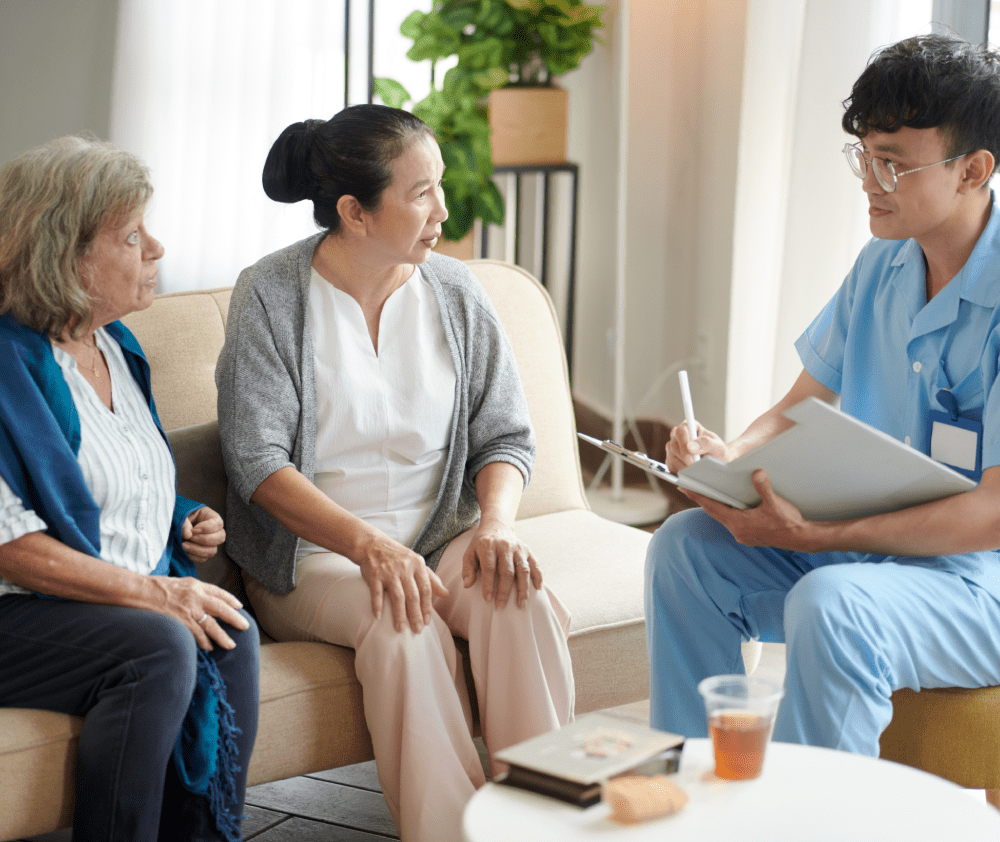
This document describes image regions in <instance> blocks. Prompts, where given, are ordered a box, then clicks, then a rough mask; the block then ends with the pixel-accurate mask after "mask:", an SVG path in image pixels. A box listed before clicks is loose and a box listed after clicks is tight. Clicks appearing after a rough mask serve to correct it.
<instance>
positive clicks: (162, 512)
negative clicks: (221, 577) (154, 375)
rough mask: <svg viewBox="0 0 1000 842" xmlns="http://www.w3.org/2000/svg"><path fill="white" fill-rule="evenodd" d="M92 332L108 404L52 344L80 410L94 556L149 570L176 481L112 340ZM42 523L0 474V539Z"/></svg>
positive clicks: (163, 535) (1, 584)
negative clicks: (93, 515)
mask: <svg viewBox="0 0 1000 842" xmlns="http://www.w3.org/2000/svg"><path fill="white" fill-rule="evenodd" d="M95 337H96V340H97V345H98V347H99V348H100V349H101V351H103V352H104V358H105V360H106V361H107V363H108V369H109V371H110V374H111V393H112V395H113V399H114V411H113V412H112V411H111V410H110V409H108V408H107V407H106V406H105V405H104V404H103V403H102V402H101V399H100V398H99V397H98V396H97V392H95V391H94V389H93V387H92V386H91V385H90V384H89V383H88V382H87V381H86V380H85V379H84V377H83V375H82V374H81V373H80V371H79V370H78V369H77V365H76V360H74V359H73V357H72V356H71V355H70V354H68V353H67V352H66V351H64V350H63V349H62V348H60V347H58V346H57V345H53V346H52V350H53V353H54V355H55V359H56V362H57V363H58V364H59V367H60V368H61V369H62V373H63V377H65V378H66V383H67V385H68V386H69V391H70V395H71V396H72V398H73V403H74V404H75V405H76V410H77V412H78V413H79V416H80V450H79V452H78V454H77V460H78V461H79V463H80V470H81V471H82V472H83V478H84V481H85V482H86V483H87V487H88V488H89V489H90V493H91V494H92V495H93V497H94V501H95V502H96V503H97V505H98V506H99V507H100V510H101V516H100V521H99V522H100V533H101V558H103V559H104V560H105V561H109V562H111V563H112V564H115V565H117V566H118V567H124V568H125V569H127V570H132V571H134V572H136V573H142V574H149V573H152V572H153V570H155V569H156V565H157V563H158V562H159V561H160V558H161V557H162V556H163V551H164V549H165V548H166V546H167V539H168V538H169V537H170V526H171V519H172V517H173V512H174V504H175V501H176V491H175V488H176V482H177V479H176V469H175V467H174V460H173V457H172V456H171V454H170V449H169V448H168V447H167V444H166V442H165V441H164V440H163V437H162V436H161V435H160V431H159V430H158V429H157V428H156V424H155V422H154V421H153V416H152V413H150V411H149V405H148V404H147V403H146V399H145V397H144V396H143V394H142V390H141V389H140V388H139V384H138V383H136V382H135V380H134V379H133V378H132V373H131V372H130V371H129V368H128V364H127V363H126V362H125V356H124V354H123V353H122V350H121V348H120V347H119V345H118V343H117V342H115V341H114V340H113V339H111V338H110V337H109V336H107V335H106V333H105V332H104V330H103V329H100V330H98V331H97V332H96V334H95ZM46 528H47V527H46V524H45V522H44V521H43V520H41V519H40V518H39V517H38V516H37V515H36V514H35V513H34V512H33V511H31V510H27V509H25V508H24V505H23V501H21V500H20V499H19V498H18V497H17V495H16V494H14V492H13V491H12V490H11V488H10V486H9V485H8V484H7V483H6V482H4V481H3V478H2V477H0V544H3V543H6V542H8V541H13V540H15V539H16V538H20V537H21V536H22V535H26V534H28V533H29V532H41V531H44V530H45V529H46ZM5 593H28V591H26V590H25V589H24V588H21V587H18V586H17V585H14V584H12V583H10V582H6V581H4V580H3V579H0V595H2V594H5Z"/></svg>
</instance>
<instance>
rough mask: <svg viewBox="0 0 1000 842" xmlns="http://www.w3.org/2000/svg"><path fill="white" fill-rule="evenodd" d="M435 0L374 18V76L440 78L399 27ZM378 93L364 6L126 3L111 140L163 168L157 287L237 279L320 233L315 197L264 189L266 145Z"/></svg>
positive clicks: (405, 4)
mask: <svg viewBox="0 0 1000 842" xmlns="http://www.w3.org/2000/svg"><path fill="white" fill-rule="evenodd" d="M348 2H349V3H350V5H351V15H350V28H351V32H350V42H351V48H350V72H349V74H348V76H349V79H350V91H349V92H348V94H347V96H346V100H347V102H345V91H344V77H345V70H344V26H345V5H346V4H347V3H348ZM429 4H430V0H379V2H378V4H377V9H376V16H375V27H376V38H375V72H376V75H385V76H392V77H394V78H397V79H404V80H405V81H406V83H407V85H408V86H409V87H410V88H411V92H412V93H413V95H414V97H416V98H418V99H419V98H421V97H423V96H424V95H425V94H426V93H427V89H428V88H429V86H430V74H429V72H428V73H426V74H424V73H422V72H419V73H415V72H414V68H415V67H416V65H414V64H413V63H412V62H410V61H409V60H408V59H407V58H406V50H407V48H408V47H409V46H410V43H411V42H409V40H408V39H406V38H403V36H401V35H400V34H399V24H400V22H401V21H402V20H403V18H404V17H405V16H406V15H407V14H408V13H409V12H411V11H412V10H413V8H415V7H418V6H419V7H424V6H426V7H427V8H429ZM425 75H426V80H425V79H424V76H425ZM367 99H368V3H367V2H366V1H365V2H362V0H167V2H165V0H120V11H119V22H118V39H117V53H116V62H115V74H114V89H113V93H112V119H111V139H112V141H114V142H115V143H116V144H118V145H119V146H121V147H123V148H125V149H128V150H130V151H132V152H135V153H136V154H138V155H140V156H141V157H142V158H143V159H144V160H145V161H146V163H147V164H148V165H149V166H150V169H151V170H152V175H153V186H154V188H155V193H154V196H153V202H152V205H151V207H150V210H149V213H148V214H147V222H148V224H149V227H150V231H151V232H153V234H154V235H155V236H156V237H157V238H158V239H160V240H161V241H162V242H163V244H164V246H165V248H166V256H165V257H164V258H163V260H162V261H161V264H160V285H159V287H158V290H159V292H176V291H178V290H185V289H206V288H211V287H215V286H228V285H231V284H233V283H234V282H235V281H236V277H237V275H238V274H239V272H240V270H241V269H243V268H244V267H246V266H248V265H250V264H251V263H253V262H254V261H256V260H258V259H259V258H260V257H261V256H263V255H265V254H267V253H268V252H271V251H273V250H275V249H277V248H281V247H282V246H285V245H288V244H289V243H292V242H294V241H295V240H298V239H301V238H302V237H305V236H308V235H309V234H311V233H314V232H315V231H316V227H315V224H314V223H313V221H312V215H311V214H312V205H311V203H310V202H300V203H298V204H296V205H280V204H276V203H275V202H272V201H270V200H269V199H268V198H267V197H266V196H265V195H264V191H263V189H262V187H261V171H262V169H263V166H264V160H265V158H266V157H267V151H268V149H269V148H270V146H271V144H272V143H273V142H274V140H275V138H276V137H277V136H278V134H279V133H280V132H281V130H282V129H284V128H285V126H287V125H289V124H290V123H294V122H296V121H299V120H304V119H307V118H310V117H316V118H329V117H332V116H333V115H334V114H335V113H336V112H337V111H339V110H340V109H341V108H343V107H344V106H345V104H347V103H350V104H354V103H359V102H367Z"/></svg>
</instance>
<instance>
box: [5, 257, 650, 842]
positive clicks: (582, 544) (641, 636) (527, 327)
mask: <svg viewBox="0 0 1000 842" xmlns="http://www.w3.org/2000/svg"><path fill="white" fill-rule="evenodd" d="M469 265H470V266H471V268H472V270H473V271H474V272H475V273H476V275H477V276H478V277H479V279H480V280H481V281H482V283H483V285H484V287H485V288H486V290H487V292H488V293H489V295H490V298H491V299H492V300H493V302H494V304H495V305H496V308H497V310H498V311H499V313H500V317H501V319H502V320H503V323H504V326H505V327H506V329H507V332H508V334H509V335H510V338H511V341H512V343H513V346H514V350H515V353H516V355H517V361H518V366H519V368H520V372H521V377H522V378H523V380H524V386H525V391H526V392H527V396H528V404H529V406H530V409H531V416H532V420H533V421H534V425H535V429H536V433H537V439H538V459H537V463H536V465H535V471H534V477H533V479H532V482H531V485H530V486H529V487H528V489H527V491H526V492H525V494H524V497H523V499H522V502H521V508H520V511H519V513H518V518H519V519H518V524H517V529H518V532H519V534H520V535H521V536H522V537H523V538H524V539H525V540H526V541H527V542H528V543H529V544H530V546H531V547H532V549H533V551H534V553H535V555H536V556H537V557H538V559H539V560H540V563H541V565H542V569H543V571H544V574H545V577H546V580H547V582H548V583H549V584H550V585H551V586H552V587H553V588H554V589H555V590H556V592H557V593H558V594H559V596H560V598H561V599H562V601H563V602H564V603H565V605H566V606H567V608H569V610H570V611H571V613H572V617H573V619H572V627H571V632H570V641H569V647H570V652H571V653H572V657H573V671H574V675H575V677H576V711H577V713H583V712H586V711H590V710H595V709H599V708H604V707H609V706H612V705H617V704H624V703H626V702H632V701H636V700H640V699H644V698H646V697H647V696H648V689H649V686H648V681H649V672H648V662H647V659H646V642H645V624H644V622H643V608H642V569H643V562H644V557H645V550H646V545H647V543H648V540H649V537H650V536H649V534H648V533H646V532H642V531H639V530H636V529H632V528H630V527H627V526H621V525H618V524H615V523H611V522H609V521H606V520H603V519H601V518H599V517H598V516H597V515H595V514H594V513H593V512H591V511H589V509H588V506H587V502H586V499H585V497H584V494H583V484H582V479H581V475H580V467H579V459H578V452H577V439H576V427H575V423H574V418H573V407H572V401H571V397H570V391H569V384H568V380H567V374H566V364H565V357H564V354H563V350H562V347H563V346H562V342H561V339H560V335H559V329H558V327H557V324H558V322H557V320H556V317H555V312H554V310H553V308H552V304H551V301H550V300H549V297H548V295H547V294H546V292H545V291H544V290H543V289H542V287H541V286H540V285H539V284H538V283H537V281H535V280H534V279H533V278H532V277H531V276H529V275H528V274H527V273H525V272H523V271H521V270H520V269H518V268H516V267H512V266H509V265H506V264H503V263H499V262H495V261H485V260H484V261H472V262H470V264H469ZM229 294H230V290H228V289H216V290H211V291H207V292H192V293H178V294H174V295H164V296H160V297H158V298H157V300H156V302H155V303H154V304H153V306H152V307H150V308H149V309H148V310H145V311H143V312H141V313H134V314H133V315H132V316H130V317H129V318H128V319H127V320H126V322H127V324H128V325H129V327H130V328H131V329H132V330H133V331H134V332H135V333H136V335H137V336H138V338H139V341H140V343H141V344H142V346H143V348H144V349H145V351H146V354H147V356H148V357H149V361H150V365H151V366H152V371H153V391H154V395H155V399H156V405H157V409H158V411H159V413H160V418H161V419H162V421H163V425H164V427H165V429H166V430H167V431H168V433H169V435H170V440H171V444H172V446H173V448H174V454H175V457H176V459H177V464H178V485H179V490H180V491H181V493H183V494H185V495H186V496H188V497H191V498H193V499H196V500H199V501H201V502H204V503H206V504H208V505H210V506H212V507H213V508H215V509H217V510H218V511H220V512H222V513H223V515H224V514H225V513H224V501H225V482H226V480H225V475H224V473H223V468H222V458H221V454H220V450H219V440H218V430H217V426H216V423H215V417H216V411H215V384H214V372H215V361H216V357H217V356H218V354H219V351H220V349H221V348H222V343H223V337H224V326H225V319H226V315H227V311H228V305H229ZM201 575H202V577H203V578H207V579H210V580H212V581H215V582H218V583H221V584H223V585H224V586H226V587H228V588H230V589H231V590H233V591H234V592H236V593H237V594H240V595H242V594H241V584H240V579H239V574H238V571H237V569H236V568H235V566H233V565H232V564H231V563H230V562H229V561H228V560H227V559H226V558H225V555H224V553H222V552H220V553H219V554H218V555H217V556H216V558H215V559H213V560H211V561H209V562H207V563H206V564H205V565H203V568H202V574H201ZM80 722H81V721H80V720H79V719H77V718H75V717H71V716H66V715H63V714H56V713H49V712H44V711H38V710H22V709H0V840H10V839H17V838H21V837H24V836H30V835H34V834H39V833H45V832H48V831H52V830H56V829H58V828H61V827H67V826H69V824H70V823H71V820H72V806H73V774H74V771H73V770H74V759H75V754H76V744H77V735H78V734H79V730H80ZM371 757H372V748H371V742H370V739H369V736H368V731H367V728H366V727H365V721H364V716H363V713H362V708H361V687H360V686H359V684H358V681H357V678H356V677H355V674H354V652H353V651H352V650H350V649H344V648H341V647H338V646H331V645H327V644H322V643H274V642H270V641H266V642H265V645H264V646H263V648H262V652H261V710H260V729H259V733H258V737H257V744H256V748H255V749H254V753H253V757H252V758H251V761H250V784H251V785H253V784H259V783H264V782H267V781H273V780H280V779H283V778H288V777H292V776H294V775H301V774H306V773H309V772H316V771H321V770H324V769H330V768H333V767H336V766H343V765H347V764H350V763H357V762H361V761H364V760H369V759H371Z"/></svg>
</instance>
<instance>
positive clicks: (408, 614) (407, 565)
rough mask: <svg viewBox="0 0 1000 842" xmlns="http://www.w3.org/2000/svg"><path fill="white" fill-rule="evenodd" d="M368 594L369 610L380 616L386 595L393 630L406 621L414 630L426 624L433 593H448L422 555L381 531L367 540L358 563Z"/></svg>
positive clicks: (402, 628) (404, 624)
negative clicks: (369, 592)
mask: <svg viewBox="0 0 1000 842" xmlns="http://www.w3.org/2000/svg"><path fill="white" fill-rule="evenodd" d="M358 566H359V567H360V568H361V577H362V578H363V579H364V580H365V582H366V583H367V585H368V588H369V589H370V590H371V595H372V613H373V614H374V615H375V616H376V617H381V616H382V608H383V606H384V603H385V600H386V598H388V600H389V606H390V608H391V610H392V621H393V624H394V625H395V626H396V631H400V632H401V631H403V630H404V629H406V627H407V625H409V627H410V628H411V629H412V630H413V633H414V634H417V633H419V632H420V631H422V630H423V628H424V626H427V625H430V622H431V613H432V612H433V607H434V597H436V596H441V597H445V596H448V589H447V588H446V587H445V586H444V584H443V583H442V582H441V580H440V579H439V578H438V575H437V573H435V572H434V571H433V570H431V569H430V568H429V567H428V566H427V564H426V562H425V561H424V558H423V556H420V555H417V553H415V552H413V550H411V549H409V548H407V547H404V546H403V545H402V544H400V543H398V542H397V541H393V540H392V539H391V538H389V537H388V536H386V535H382V534H381V533H379V534H377V535H373V536H372V537H371V539H370V540H369V541H368V542H367V546H366V547H365V551H364V552H363V553H362V558H361V561H360V563H359V565H358Z"/></svg>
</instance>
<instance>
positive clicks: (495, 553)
mask: <svg viewBox="0 0 1000 842" xmlns="http://www.w3.org/2000/svg"><path fill="white" fill-rule="evenodd" d="M480 574H481V575H482V580H483V599H485V600H486V601H487V602H491V601H495V602H496V605H497V608H503V607H504V606H505V605H506V604H507V599H508V598H509V597H510V592H511V589H512V588H514V587H515V586H516V587H517V605H518V607H519V608H523V607H524V605H525V603H526V602H527V601H528V582H529V580H530V581H531V584H532V585H534V587H535V589H536V590H539V589H541V587H542V571H541V569H540V568H539V567H538V563H537V562H536V561H535V557H534V556H533V555H532V554H531V550H529V549H528V547H527V545H525V544H524V543H523V542H522V541H521V540H520V539H519V538H518V537H517V534H516V533H515V532H514V529H513V528H512V527H510V526H508V525H507V524H506V523H503V522H502V521H495V520H482V521H480V523H479V527H478V528H477V529H476V533H475V535H473V536H472V542H471V543H470V544H469V547H468V549H467V550H466V551H465V556H464V557H463V558H462V582H463V584H464V585H465V587H467V588H471V587H472V586H473V585H474V584H475V583H476V578H477V577H479V576H480Z"/></svg>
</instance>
